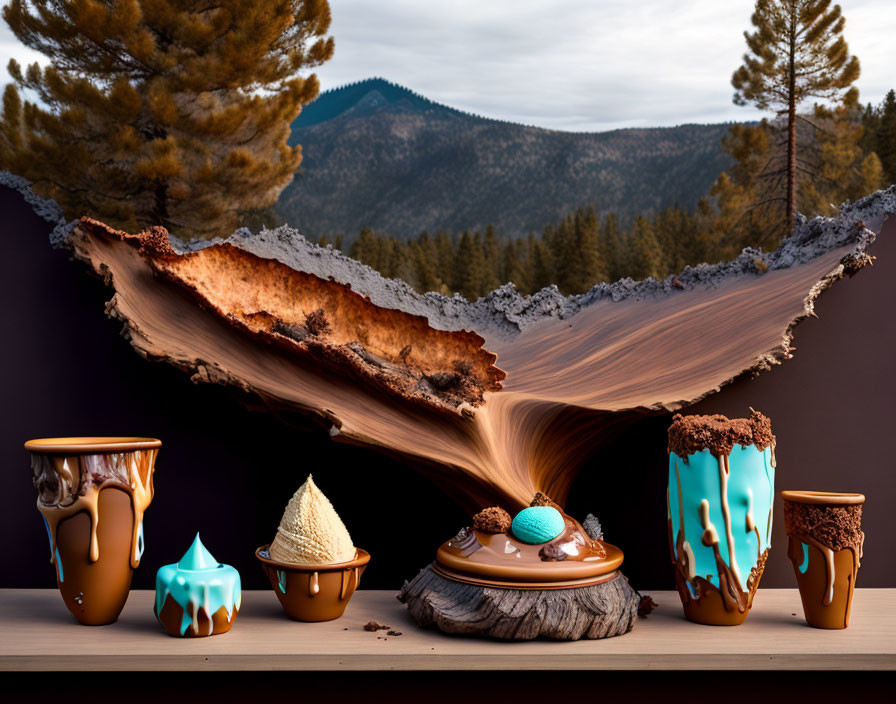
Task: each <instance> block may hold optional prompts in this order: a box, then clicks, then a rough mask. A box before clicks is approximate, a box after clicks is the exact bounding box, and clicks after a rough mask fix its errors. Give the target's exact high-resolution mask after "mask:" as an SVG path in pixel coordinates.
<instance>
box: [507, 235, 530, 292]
mask: <svg viewBox="0 0 896 704" xmlns="http://www.w3.org/2000/svg"><path fill="white" fill-rule="evenodd" d="M527 269H528V258H527V257H526V240H521V239H519V240H507V241H505V243H504V249H503V252H502V262H501V282H502V283H512V284H513V285H514V286H516V289H517V291H520V292H521V293H529V291H530V289H529V277H528V276H527V274H526V271H527Z"/></svg>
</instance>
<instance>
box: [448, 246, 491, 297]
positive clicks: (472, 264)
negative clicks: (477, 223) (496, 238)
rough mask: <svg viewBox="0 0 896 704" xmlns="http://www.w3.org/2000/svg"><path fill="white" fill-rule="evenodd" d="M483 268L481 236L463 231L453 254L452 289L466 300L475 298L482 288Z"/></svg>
mask: <svg viewBox="0 0 896 704" xmlns="http://www.w3.org/2000/svg"><path fill="white" fill-rule="evenodd" d="M477 240H478V241H477ZM484 268H485V262H484V260H483V256H482V239H481V237H480V236H479V235H478V234H477V235H475V236H474V235H471V234H470V233H469V232H464V233H463V234H462V235H461V237H460V241H459V242H458V244H457V252H456V254H455V256H454V281H453V283H454V290H455V291H457V292H458V293H460V295H462V296H463V297H464V298H466V299H467V300H468V301H473V300H476V299H477V298H478V297H479V295H480V292H481V289H482V279H483V271H484Z"/></svg>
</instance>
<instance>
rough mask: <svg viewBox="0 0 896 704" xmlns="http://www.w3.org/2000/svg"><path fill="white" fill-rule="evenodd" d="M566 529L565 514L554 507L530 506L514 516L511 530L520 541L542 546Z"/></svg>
mask: <svg viewBox="0 0 896 704" xmlns="http://www.w3.org/2000/svg"><path fill="white" fill-rule="evenodd" d="M565 528H566V521H564V520H563V514H562V513H560V512H559V511H558V510H557V509H555V508H554V507H553V506H530V507H529V508H524V509H523V510H522V511H520V512H519V513H518V514H516V516H514V519H513V523H512V524H511V527H510V530H511V531H513V534H514V535H515V536H516V538H517V539H518V540H521V541H522V542H524V543H528V544H529V545H540V544H541V543H547V542H548V541H551V540H553V539H554V538H556V537H557V536H558V535H560V534H561V533H562V532H563V530H564V529H565Z"/></svg>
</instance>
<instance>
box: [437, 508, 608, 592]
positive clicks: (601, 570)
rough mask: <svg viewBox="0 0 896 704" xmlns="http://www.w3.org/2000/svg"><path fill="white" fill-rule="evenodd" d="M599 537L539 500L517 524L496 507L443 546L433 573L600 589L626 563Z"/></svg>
mask: <svg viewBox="0 0 896 704" xmlns="http://www.w3.org/2000/svg"><path fill="white" fill-rule="evenodd" d="M540 496H541V495H539V497H540ZM601 537H602V536H600V535H598V536H596V537H595V536H591V535H589V533H588V531H586V530H585V528H584V527H583V526H582V524H581V523H579V522H578V521H577V520H575V519H574V518H572V517H570V516H567V515H566V514H565V513H563V511H562V510H561V509H560V508H559V507H558V506H556V505H555V504H553V503H548V502H546V501H545V500H544V499H541V498H536V499H535V501H533V504H532V505H531V506H530V507H529V508H525V509H523V510H522V511H520V512H519V513H518V514H517V515H516V516H515V517H514V518H513V520H511V518H510V515H509V514H508V513H507V512H506V511H505V510H504V509H502V508H500V507H498V506H492V507H490V508H486V509H483V510H482V511H480V512H479V513H477V514H476V515H475V516H474V517H473V525H472V526H468V527H464V528H461V530H460V531H459V532H458V533H457V535H455V536H454V537H453V538H451V539H450V540H448V541H447V542H445V543H443V544H442V545H441V546H440V547H439V549H438V551H437V552H436V561H435V565H434V566H433V570H434V571H435V572H436V573H437V574H439V575H441V576H443V577H446V578H448V579H453V580H455V581H460V582H467V583H469V584H482V585H485V586H503V587H512V588H515V589H560V588H564V587H578V586H585V585H589V584H598V583H600V582H604V581H607V580H609V579H612V578H613V577H615V576H616V570H617V569H618V568H619V566H620V565H621V564H622V551H621V550H620V549H619V548H617V547H616V546H614V545H610V544H609V543H605V542H604V541H603V540H601Z"/></svg>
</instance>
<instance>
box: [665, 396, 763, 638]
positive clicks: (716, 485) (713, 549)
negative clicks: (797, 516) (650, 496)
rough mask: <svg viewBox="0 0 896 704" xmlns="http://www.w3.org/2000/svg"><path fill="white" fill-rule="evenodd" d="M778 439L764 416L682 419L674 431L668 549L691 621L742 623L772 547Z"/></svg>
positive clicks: (671, 436) (668, 497)
mask: <svg viewBox="0 0 896 704" xmlns="http://www.w3.org/2000/svg"><path fill="white" fill-rule="evenodd" d="M774 451H775V438H774V435H772V432H771V424H770V422H769V420H768V418H766V417H765V416H763V415H762V414H761V413H758V412H756V411H752V412H751V415H750V417H749V418H733V419H728V418H726V417H725V416H721V415H716V416H680V415H676V416H675V417H674V418H673V422H672V426H671V427H670V428H669V487H668V491H667V495H666V503H667V517H668V526H669V549H670V552H671V555H672V562H673V563H674V565H675V586H676V588H677V589H678V595H679V597H681V603H682V606H683V607H684V614H685V617H686V618H687V619H688V620H690V621H694V622H696V623H703V624H706V625H711V626H736V625H739V624H741V623H743V622H744V621H745V620H746V618H747V616H748V615H749V613H750V609H751V607H752V605H753V597H754V596H755V594H756V590H757V588H758V587H759V580H760V579H761V577H762V572H763V570H764V569H765V563H766V560H767V558H768V551H769V549H770V547H771V529H772V504H773V502H774V481H775V452H774Z"/></svg>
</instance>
